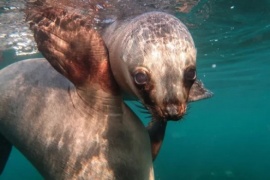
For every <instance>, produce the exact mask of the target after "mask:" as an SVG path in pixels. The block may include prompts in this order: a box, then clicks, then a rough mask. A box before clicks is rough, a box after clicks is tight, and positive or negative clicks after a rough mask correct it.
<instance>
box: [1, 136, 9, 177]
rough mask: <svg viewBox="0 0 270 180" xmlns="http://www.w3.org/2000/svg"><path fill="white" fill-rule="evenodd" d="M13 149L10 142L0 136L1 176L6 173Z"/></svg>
mask: <svg viewBox="0 0 270 180" xmlns="http://www.w3.org/2000/svg"><path fill="white" fill-rule="evenodd" d="M11 149H12V144H11V143H10V142H8V141H7V140H6V138H5V137H4V136H3V135H1V134H0V175H1V174H2V172H3V171H4V168H5V166H6V163H7V161H8V157H9V154H10V152H11Z"/></svg>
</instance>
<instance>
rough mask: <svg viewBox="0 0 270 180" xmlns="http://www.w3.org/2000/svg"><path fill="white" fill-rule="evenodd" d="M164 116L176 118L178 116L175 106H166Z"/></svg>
mask: <svg viewBox="0 0 270 180" xmlns="http://www.w3.org/2000/svg"><path fill="white" fill-rule="evenodd" d="M166 114H168V115H169V116H178V115H179V111H178V107H177V106H176V105H169V106H167V107H166Z"/></svg>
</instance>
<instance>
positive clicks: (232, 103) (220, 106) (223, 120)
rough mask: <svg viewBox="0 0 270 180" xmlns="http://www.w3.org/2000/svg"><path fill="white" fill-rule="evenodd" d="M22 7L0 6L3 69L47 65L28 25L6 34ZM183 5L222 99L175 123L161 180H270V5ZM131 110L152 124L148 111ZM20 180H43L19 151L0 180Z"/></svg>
mask: <svg viewBox="0 0 270 180" xmlns="http://www.w3.org/2000/svg"><path fill="white" fill-rule="evenodd" d="M145 1H146V0H145ZM22 2H23V1H7V0H1V1H0V44H1V45H0V68H3V67H5V66H7V65H9V64H11V63H14V62H17V61H20V60H23V59H28V58H36V57H42V55H41V54H40V53H38V52H37V49H36V47H35V44H34V43H33V42H32V41H29V40H28V37H29V36H31V31H28V30H26V29H27V24H24V23H22V24H21V27H14V28H5V27H7V26H8V25H9V24H12V23H13V22H14V21H16V18H17V17H18V15H16V13H21V12H18V11H16V9H18V8H17V7H20V3H22ZM177 2H178V3H179V6H177V7H175V8H182V9H181V11H180V12H178V13H176V14H175V16H177V17H178V18H179V19H180V20H181V21H182V22H183V23H184V24H185V25H186V26H187V27H188V29H189V31H190V33H191V35H192V37H193V39H194V42H195V46H196V48H197V72H198V74H197V77H198V79H200V80H202V81H203V83H204V85H205V87H207V88H208V89H209V90H211V91H212V92H213V93H214V95H213V97H211V98H209V99H204V100H201V101H196V102H192V103H190V104H189V106H188V111H187V114H186V115H185V116H184V118H183V119H181V120H180V121H177V122H176V121H169V122H168V126H167V130H166V135H165V139H164V143H163V145H162V147H161V150H160V152H159V155H158V157H157V159H156V160H155V162H154V171H155V179H157V180H270V118H269V117H268V115H267V114H268V113H270V103H269V102H270V0H245V1H243V0H242V1H241V0H199V1H184V0H179V1H177ZM190 6H191V7H190ZM189 7H190V8H189ZM12 14H14V16H13V15H12ZM21 15H22V14H20V16H21ZM11 17H12V18H11ZM7 18H10V19H9V20H8V19H7ZM17 25H18V24H17ZM11 31H14V32H11ZM0 95H1V94H0ZM126 103H127V104H128V105H129V106H130V107H131V108H132V109H133V110H134V112H135V113H136V114H137V115H138V116H139V117H140V119H141V120H142V121H143V123H144V124H148V123H149V122H150V120H151V118H149V114H148V113H145V112H144V111H142V110H141V108H138V105H139V106H141V105H140V103H138V102H136V101H127V102H126ZM17 179H29V180H40V179H43V178H42V176H41V175H40V174H39V173H38V172H37V170H36V169H35V168H34V167H33V166H32V165H31V164H30V162H28V161H27V160H26V158H25V157H24V156H23V155H22V154H21V153H20V152H19V151H18V150H17V149H16V148H14V147H13V149H12V152H11V155H10V157H9V160H8V162H7V164H6V167H5V169H4V171H3V173H2V175H1V176H0V180H17Z"/></svg>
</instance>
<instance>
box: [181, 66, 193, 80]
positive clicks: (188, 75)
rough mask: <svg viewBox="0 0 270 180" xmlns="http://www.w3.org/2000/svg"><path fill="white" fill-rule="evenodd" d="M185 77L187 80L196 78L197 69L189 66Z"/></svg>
mask: <svg viewBox="0 0 270 180" xmlns="http://www.w3.org/2000/svg"><path fill="white" fill-rule="evenodd" d="M184 77H185V79H186V80H195V79H196V69H195V68H188V69H186V71H185V73H184Z"/></svg>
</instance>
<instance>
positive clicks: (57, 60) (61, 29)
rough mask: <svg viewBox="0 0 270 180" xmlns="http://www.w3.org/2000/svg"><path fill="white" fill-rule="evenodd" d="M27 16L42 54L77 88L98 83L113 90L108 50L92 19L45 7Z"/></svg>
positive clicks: (30, 10)
mask: <svg viewBox="0 0 270 180" xmlns="http://www.w3.org/2000/svg"><path fill="white" fill-rule="evenodd" d="M26 15H27V17H26V20H27V21H28V22H29V24H30V28H31V29H32V30H33V32H34V37H35V40H36V42H37V46H38V49H39V51H40V52H41V53H42V54H43V56H44V57H45V58H46V59H47V60H48V61H49V62H50V64H51V65H52V66H53V67H54V68H55V69H56V70H57V71H58V72H60V73H61V74H63V75H64V76H65V77H67V78H68V79H69V80H70V81H71V82H73V84H75V86H77V87H81V86H89V85H92V84H93V83H97V84H100V85H101V88H102V89H105V90H106V91H107V90H109V89H111V90H112V87H114V86H115V84H114V81H113V78H112V75H111V72H110V68H109V62H108V53H107V48H106V46H105V43H104V42H103V39H102V37H101V35H100V34H99V32H98V31H96V30H95V29H94V27H93V18H92V17H85V16H81V15H78V14H76V13H73V12H71V13H69V12H68V11H66V10H64V9H61V8H57V7H46V6H45V7H43V5H42V6H41V7H39V6H37V7H36V6H34V7H30V8H28V10H27V11H26ZM104 82H105V83H104Z"/></svg>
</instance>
